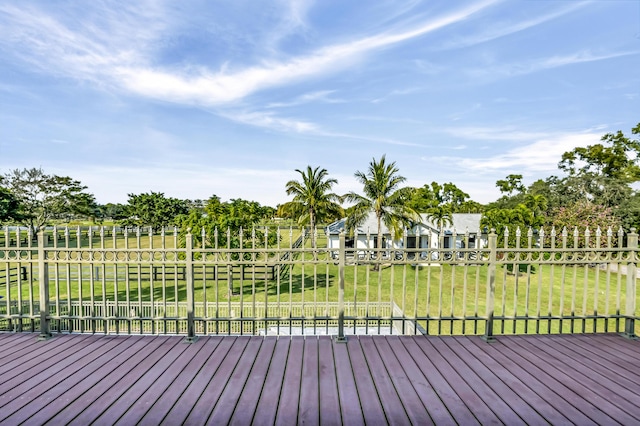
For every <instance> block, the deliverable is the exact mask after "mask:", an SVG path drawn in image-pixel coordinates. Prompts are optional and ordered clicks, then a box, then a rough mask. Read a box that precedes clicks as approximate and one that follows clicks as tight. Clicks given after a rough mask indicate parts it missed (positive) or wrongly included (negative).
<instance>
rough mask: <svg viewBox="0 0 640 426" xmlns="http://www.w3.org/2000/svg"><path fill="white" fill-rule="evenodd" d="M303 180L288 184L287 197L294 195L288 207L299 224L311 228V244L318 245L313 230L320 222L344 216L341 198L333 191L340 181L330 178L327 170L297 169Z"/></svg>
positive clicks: (291, 181)
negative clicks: (307, 225)
mask: <svg viewBox="0 0 640 426" xmlns="http://www.w3.org/2000/svg"><path fill="white" fill-rule="evenodd" d="M296 172H298V173H300V177H301V178H302V179H301V180H300V181H297V180H290V181H289V182H287V184H286V191H287V195H293V200H292V201H290V202H289V203H287V204H288V206H287V207H282V208H283V209H289V211H290V212H291V214H292V215H294V216H295V217H297V219H298V224H300V225H306V224H307V223H308V224H309V225H310V226H311V244H312V246H313V247H315V245H316V241H315V234H314V232H313V230H314V229H315V228H316V224H317V223H318V222H322V221H325V220H332V219H338V218H340V217H341V216H342V214H343V212H344V211H343V209H342V207H341V206H340V204H339V203H340V202H341V197H340V196H339V195H337V194H335V193H333V192H331V189H332V187H333V185H335V184H337V183H338V181H337V180H336V179H333V178H329V177H328V172H327V169H321V168H320V167H316V168H315V169H313V168H311V166H307V168H306V170H304V171H302V170H299V169H296Z"/></svg>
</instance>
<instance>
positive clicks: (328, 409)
mask: <svg viewBox="0 0 640 426" xmlns="http://www.w3.org/2000/svg"><path fill="white" fill-rule="evenodd" d="M318 375H319V379H318V380H319V382H320V383H319V391H320V407H319V414H320V424H323V425H339V424H341V423H342V420H341V416H340V398H339V396H338V395H339V389H338V380H337V378H336V365H335V359H334V355H333V340H332V338H331V337H330V336H319V337H318Z"/></svg>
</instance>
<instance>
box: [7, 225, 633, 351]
mask: <svg viewBox="0 0 640 426" xmlns="http://www.w3.org/2000/svg"><path fill="white" fill-rule="evenodd" d="M313 232H314V233H315V238H311V237H312V236H311V235H310V232H309V231H308V230H304V229H299V230H298V229H291V228H289V229H285V230H283V229H270V228H266V227H265V228H260V229H253V230H251V232H243V231H240V232H239V233H238V234H237V235H232V234H231V232H230V231H228V230H227V231H226V232H225V233H224V234H220V235H219V234H218V233H217V232H215V233H214V234H213V235H206V234H205V233H204V232H202V233H199V234H198V237H199V238H197V243H196V242H194V235H193V234H191V233H190V232H187V233H184V234H181V233H180V232H178V230H173V231H169V232H167V231H165V230H162V231H161V232H159V233H153V232H151V231H150V230H140V229H138V230H133V231H131V230H128V229H115V228H109V229H107V228H96V227H94V228H73V229H71V228H48V229H46V230H41V231H40V232H39V233H38V235H37V238H34V237H36V236H34V235H33V234H32V233H30V232H29V230H27V229H19V228H13V229H9V228H5V229H3V230H0V330H4V331H33V332H39V333H40V336H41V337H42V338H46V337H48V336H50V335H51V333H56V332H74V333H75V332H80V333H85V332H89V333H105V334H111V333H113V334H130V333H149V334H185V335H186V336H187V338H188V339H189V340H193V339H195V338H196V337H197V336H198V335H206V334H265V335H266V334H331V335H335V336H337V338H338V339H343V338H344V337H345V336H346V335H347V334H474V335H483V336H484V337H485V338H486V339H487V340H491V339H492V338H493V336H494V335H497V334H516V333H540V334H542V333H593V332H619V333H623V334H624V335H626V336H628V337H634V336H635V335H636V334H637V332H638V324H639V323H638V321H636V320H637V319H638V314H637V302H638V294H637V291H636V280H637V277H636V275H637V273H636V267H637V255H638V235H637V234H636V233H635V230H633V229H632V230H631V232H630V233H626V234H625V233H624V232H622V230H619V231H617V232H615V233H614V232H612V231H611V230H607V231H606V232H601V231H600V230H599V229H598V230H596V231H595V232H590V231H589V230H583V231H582V232H579V231H578V230H574V232H573V233H572V234H570V233H569V232H567V230H562V231H561V232H557V233H556V231H555V230H549V231H547V232H546V233H545V230H538V231H536V232H534V231H533V230H528V232H526V233H521V232H520V231H519V230H517V231H516V232H513V231H512V234H511V235H509V233H508V232H506V233H503V234H502V235H500V236H498V235H496V234H495V233H494V232H491V233H490V234H488V235H485V236H483V241H484V244H479V245H476V247H481V248H469V247H470V245H469V244H468V239H469V236H468V235H461V236H460V237H461V238H462V240H463V241H464V240H465V239H466V244H461V245H460V247H467V248H459V247H458V246H456V247H452V248H447V249H444V248H443V249H439V248H438V247H417V248H410V249H409V248H399V249H398V248H393V249H391V248H385V247H383V248H376V247H375V244H374V238H375V236H374V235H366V241H368V242H370V244H369V245H368V246H369V247H371V248H370V249H364V250H363V249H362V247H359V248H358V249H357V251H354V250H353V249H349V248H347V247H346V244H345V235H344V234H341V235H340V237H339V247H338V249H336V248H335V247H332V248H328V244H327V239H326V236H325V235H323V232H322V231H318V230H313ZM406 236H407V234H406V232H405V239H406ZM455 237H456V236H455V235H454V238H455ZM312 241H317V244H316V247H312ZM397 246H399V244H396V245H395V247H397ZM400 246H401V244H400Z"/></svg>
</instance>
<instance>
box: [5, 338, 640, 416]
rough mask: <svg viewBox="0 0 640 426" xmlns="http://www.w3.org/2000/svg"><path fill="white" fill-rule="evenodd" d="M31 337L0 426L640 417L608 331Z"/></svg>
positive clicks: (14, 347) (631, 345)
mask: <svg viewBox="0 0 640 426" xmlns="http://www.w3.org/2000/svg"><path fill="white" fill-rule="evenodd" d="M25 336H26V337H25ZM35 336H36V334H34V333H29V334H25V333H23V334H18V333H0V350H1V352H2V353H4V354H6V355H8V356H13V357H14V358H13V359H12V361H9V362H8V363H6V364H5V363H2V362H0V380H3V381H4V383H5V384H8V385H9V387H8V388H5V387H0V390H1V393H0V398H2V397H4V404H3V405H0V419H4V420H0V425H13V424H20V423H22V422H23V423H24V424H26V425H30V424H34V425H39V424H47V423H48V424H89V423H92V422H93V423H94V424H113V423H116V422H118V421H119V423H120V424H123V425H124V424H141V425H155V424H166V425H173V424H198V425H199V424H205V423H207V422H208V423H210V424H221V423H222V424H227V423H228V422H230V423H232V424H238V425H239V424H247V423H252V424H258V425H261V424H265V425H272V424H275V423H278V424H302V423H305V424H309V423H314V424H349V425H352V424H355V425H358V424H365V422H367V423H369V424H380V423H383V424H388V423H390V422H394V421H397V423H399V424H400V423H404V424H409V423H412V424H420V425H422V424H429V423H435V424H455V423H459V424H465V425H466V424H478V423H482V424H491V423H494V424H501V423H508V424H515V423H516V422H518V421H522V422H523V423H526V424H547V423H551V424H554V425H555V424H559V425H562V424H571V423H573V424H579V425H590V424H638V423H640V385H639V384H638V381H637V380H638V374H639V373H638V372H639V371H640V342H638V341H633V340H629V339H624V338H622V337H620V336H618V335H614V334H608V335H607V334H603V335H571V336H566V335H539V336H498V338H497V342H496V343H493V344H488V343H486V342H484V341H482V340H480V339H479V338H478V337H475V336H469V337H448V336H443V337H434V336H349V338H348V340H347V342H346V343H341V342H336V341H334V340H333V339H332V338H330V337H328V336H320V337H318V336H295V337H283V336H281V337H260V336H211V337H201V338H200V339H199V340H198V341H197V342H195V343H193V344H185V343H184V337H180V336H104V335H55V336H54V337H53V338H52V339H50V340H48V341H43V342H36V341H35V339H34V338H35ZM14 342H15V344H14ZM9 348H11V349H9ZM18 354H19V355H21V356H22V357H24V359H25V360H26V362H25V363H22V364H21V363H20V362H17V360H18V358H17V357H16V356H17V355H18ZM0 359H1V358H0ZM25 366H28V368H25ZM0 401H2V399H0ZM396 416H397V417H396Z"/></svg>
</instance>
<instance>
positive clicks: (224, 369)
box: [164, 336, 250, 425]
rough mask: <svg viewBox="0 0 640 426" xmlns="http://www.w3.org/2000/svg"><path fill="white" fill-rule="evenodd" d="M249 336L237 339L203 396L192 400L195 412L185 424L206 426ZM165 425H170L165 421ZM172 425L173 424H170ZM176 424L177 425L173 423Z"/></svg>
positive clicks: (204, 373)
mask: <svg viewBox="0 0 640 426" xmlns="http://www.w3.org/2000/svg"><path fill="white" fill-rule="evenodd" d="M249 340H250V337H249V336H240V337H236V338H235V341H234V342H233V345H232V346H231V348H230V349H229V351H228V352H227V353H226V354H224V359H223V360H222V362H221V363H220V365H219V366H218V368H217V369H216V371H215V374H213V375H212V376H210V377H211V380H210V381H209V382H208V383H207V385H206V387H205V388H204V389H203V391H202V394H201V395H200V396H199V397H198V398H197V399H195V400H191V404H193V410H191V412H190V413H189V415H188V416H187V418H186V420H185V421H184V424H198V425H201V424H205V423H206V422H207V419H208V418H209V416H210V415H211V412H212V411H213V408H214V407H215V405H216V402H217V401H218V398H220V395H221V394H222V392H223V391H224V389H225V387H226V384H227V382H228V381H229V379H230V378H231V375H232V374H233V370H234V369H235V367H236V365H237V363H238V360H239V359H240V357H241V356H242V353H243V352H244V350H245V348H246V347H247V344H248V343H249ZM203 375H204V376H206V375H207V372H206V371H203ZM164 422H165V423H168V422H167V420H166V419H165V421H164ZM168 424H171V423H168ZM173 424H175V423H173Z"/></svg>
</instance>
